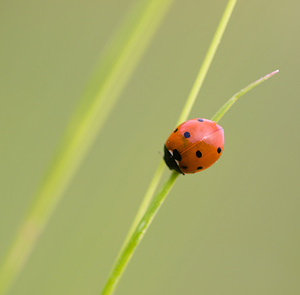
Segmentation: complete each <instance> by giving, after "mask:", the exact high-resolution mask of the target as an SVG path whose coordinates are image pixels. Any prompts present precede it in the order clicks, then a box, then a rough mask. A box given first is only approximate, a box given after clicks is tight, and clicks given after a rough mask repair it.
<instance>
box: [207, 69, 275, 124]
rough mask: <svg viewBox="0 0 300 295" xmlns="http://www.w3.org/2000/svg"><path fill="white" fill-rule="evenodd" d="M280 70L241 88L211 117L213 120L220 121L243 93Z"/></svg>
mask: <svg viewBox="0 0 300 295" xmlns="http://www.w3.org/2000/svg"><path fill="white" fill-rule="evenodd" d="M278 72H279V70H276V71H274V72H272V73H270V74H267V75H265V76H263V77H262V78H260V79H258V80H256V81H254V82H253V83H251V84H249V85H248V86H246V87H245V88H243V89H241V90H240V91H239V92H237V93H236V94H234V95H233V96H232V97H231V98H230V99H229V100H228V101H227V102H226V103H225V104H224V105H223V106H222V107H221V108H220V109H219V110H218V111H217V112H216V114H215V115H214V116H213V117H212V118H211V120H212V121H215V122H218V121H220V119H221V118H222V117H223V116H224V115H225V113H226V112H227V111H228V110H229V109H230V108H231V107H232V105H233V104H234V103H235V102H236V101H237V99H238V98H240V97H241V96H242V95H244V94H245V93H247V92H248V91H250V90H251V89H253V88H254V87H256V86H257V85H259V84H260V83H262V82H264V81H266V80H268V79H269V78H271V77H272V76H273V75H275V74H277V73H278Z"/></svg>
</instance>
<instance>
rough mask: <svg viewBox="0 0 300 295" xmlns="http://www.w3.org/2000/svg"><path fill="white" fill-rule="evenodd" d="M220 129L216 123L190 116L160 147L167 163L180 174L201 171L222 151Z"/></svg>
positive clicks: (221, 131) (217, 157) (216, 158)
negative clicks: (190, 118) (162, 146)
mask: <svg viewBox="0 0 300 295" xmlns="http://www.w3.org/2000/svg"><path fill="white" fill-rule="evenodd" d="M223 147H224V130H223V128H222V127H221V126H220V125H218V124H217V123H216V122H213V121H210V120H207V119H198V118H197V119H192V120H188V121H186V122H184V123H182V124H181V125H179V126H178V127H177V128H175V130H174V131H173V132H172V134H171V135H170V136H169V138H168V139H167V141H166V143H165V147H164V152H165V155H164V160H165V162H166V164H167V166H168V167H169V168H170V169H171V170H172V169H174V170H176V171H177V172H179V173H182V174H188V173H195V172H199V171H202V170H204V169H206V168H208V167H209V166H211V165H212V164H213V163H215V162H216V161H217V160H218V159H219V157H220V155H221V154H222V152H223Z"/></svg>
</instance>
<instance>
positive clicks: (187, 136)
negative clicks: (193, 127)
mask: <svg viewBox="0 0 300 295" xmlns="http://www.w3.org/2000/svg"><path fill="white" fill-rule="evenodd" d="M183 136H184V137H185V138H189V137H190V136H191V134H190V133H189V132H187V131H186V132H184V134H183Z"/></svg>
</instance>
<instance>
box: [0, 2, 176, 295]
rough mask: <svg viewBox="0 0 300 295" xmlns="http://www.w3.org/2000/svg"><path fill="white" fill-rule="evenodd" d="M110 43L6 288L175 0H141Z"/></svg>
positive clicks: (2, 280)
mask: <svg viewBox="0 0 300 295" xmlns="http://www.w3.org/2000/svg"><path fill="white" fill-rule="evenodd" d="M136 3H137V4H136V6H135V7H133V10H132V11H131V13H130V14H129V16H128V17H127V18H126V19H125V21H124V23H122V24H121V26H120V28H121V29H120V30H119V31H118V32H116V34H115V36H114V37H113V38H112V40H111V42H110V44H109V45H108V47H107V50H106V53H105V54H104V56H103V58H102V60H101V62H100V63H99V66H98V70H97V71H96V73H95V75H94V77H93V79H92V81H91V83H90V85H89V88H88V90H87V92H86V93H85V95H84V97H83V98H82V102H81V104H80V105H79V107H78V108H77V110H75V112H74V115H73V116H72V118H71V121H70V124H69V125H68V127H67V130H66V132H65V134H64V136H63V139H62V141H61V144H60V146H59V147H58V150H57V152H56V156H55V158H54V160H53V161H52V163H51V166H50V168H49V170H48V172H47V174H46V176H45V178H44V180H43V182H42V183H41V186H40V189H39V190H38V192H37V194H36V196H35V199H34V204H33V206H32V207H31V210H30V211H29V213H28V215H27V217H26V218H25V220H24V222H23V224H22V225H21V227H20V229H19V232H18V233H17V236H16V238H15V241H14V242H13V244H12V246H11V248H10V249H9V252H8V254H7V256H6V257H5V260H4V262H3V264H2V265H1V268H0V294H1V295H3V294H5V293H6V292H7V291H8V290H9V289H10V287H11V286H12V284H13V282H14V281H15V279H16V277H17V276H18V274H19V273H20V271H21V270H22V268H23V267H24V264H25V263H26V261H27V259H28V257H29V255H30V253H31V252H32V250H33V248H34V246H35V244H36V243H37V241H38V238H39V236H40V234H41V233H42V232H43V229H44V227H45V225H46V224H47V222H48V220H49V217H50V216H51V214H52V213H53V210H54V208H55V207H56V205H57V204H58V203H59V201H60V200H61V197H62V195H63V192H64V191H65V189H66V188H67V186H68V184H69V183H70V180H71V179H72V177H73V175H74V174H75V172H76V170H77V169H78V167H79V166H80V164H81V162H82V161H83V159H84V157H85V155H86V154H87V151H88V150H89V148H90V146H91V144H92V143H93V140H94V139H95V137H96V135H97V133H98V132H99V130H100V129H101V127H102V126H103V123H104V122H105V120H106V118H107V117H108V115H109V113H110V112H111V110H112V108H113V106H114V105H115V103H116V101H117V98H118V97H119V95H120V93H121V91H122V90H123V88H124V86H125V85H126V83H127V82H128V80H129V78H130V77H131V74H132V73H133V71H134V69H135V68H136V66H137V64H138V62H139V60H140V59H141V57H142V55H143V53H144V52H145V50H146V48H147V46H148V44H149V43H150V41H151V39H152V37H153V35H154V33H155V32H156V30H157V28H158V26H159V24H160V23H161V21H162V19H163V18H164V16H165V14H166V12H167V10H168V8H169V7H170V4H171V3H172V0H151V1H148V0H144V1H137V2H136Z"/></svg>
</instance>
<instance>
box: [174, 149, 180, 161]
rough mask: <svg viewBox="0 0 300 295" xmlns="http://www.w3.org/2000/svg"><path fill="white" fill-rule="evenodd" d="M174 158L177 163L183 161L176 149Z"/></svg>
mask: <svg viewBox="0 0 300 295" xmlns="http://www.w3.org/2000/svg"><path fill="white" fill-rule="evenodd" d="M173 158H174V159H175V160H177V161H181V155H180V154H179V152H178V151H177V150H176V149H175V150H174V151H173Z"/></svg>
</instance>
